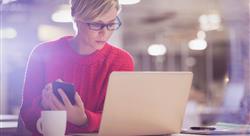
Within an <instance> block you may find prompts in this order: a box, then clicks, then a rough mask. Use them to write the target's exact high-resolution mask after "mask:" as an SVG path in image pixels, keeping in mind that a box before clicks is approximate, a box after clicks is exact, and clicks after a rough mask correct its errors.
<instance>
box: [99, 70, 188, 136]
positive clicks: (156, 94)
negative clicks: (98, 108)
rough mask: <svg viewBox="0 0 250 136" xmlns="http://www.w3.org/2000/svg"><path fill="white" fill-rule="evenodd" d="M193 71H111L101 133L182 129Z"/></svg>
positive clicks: (145, 132)
mask: <svg viewBox="0 0 250 136" xmlns="http://www.w3.org/2000/svg"><path fill="white" fill-rule="evenodd" d="M192 77H193V74H192V73H191V72H112V74H111V75H110V78H109V83H108V90H107V94H106V99H105V103H104V110H103V115H102V121H101V126H100V130H99V135H108V136H110V135H158V134H169V133H179V132H180V130H181V127H182V122H183V116H184V112H185V106H186V102H187V99H188V96H189V91H190V87H191V82H192Z"/></svg>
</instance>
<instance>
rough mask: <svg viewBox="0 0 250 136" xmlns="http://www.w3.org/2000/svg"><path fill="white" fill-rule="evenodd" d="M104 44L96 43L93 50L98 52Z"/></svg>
mask: <svg viewBox="0 0 250 136" xmlns="http://www.w3.org/2000/svg"><path fill="white" fill-rule="evenodd" d="M104 44H105V43H97V44H95V48H96V49H98V50H100V49H102V48H103V46H104Z"/></svg>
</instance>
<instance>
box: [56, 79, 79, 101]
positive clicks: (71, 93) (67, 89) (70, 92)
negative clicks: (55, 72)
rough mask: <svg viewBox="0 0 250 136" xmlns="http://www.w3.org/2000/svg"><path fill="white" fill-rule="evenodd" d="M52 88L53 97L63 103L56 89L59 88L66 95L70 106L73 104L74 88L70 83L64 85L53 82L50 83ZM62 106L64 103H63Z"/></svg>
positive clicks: (63, 83)
mask: <svg viewBox="0 0 250 136" xmlns="http://www.w3.org/2000/svg"><path fill="white" fill-rule="evenodd" d="M52 87H53V92H54V94H55V96H56V97H57V98H58V99H59V101H61V102H62V103H63V100H62V97H61V95H60V94H59V93H58V89H59V88H61V89H62V90H63V91H64V92H65V94H66V95H67V97H68V99H69V100H70V102H71V104H72V105H74V104H75V87H74V85H73V84H71V83H66V82H57V81H54V82H53V83H52ZM63 104H64V103H63Z"/></svg>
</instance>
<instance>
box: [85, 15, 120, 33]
mask: <svg viewBox="0 0 250 136" xmlns="http://www.w3.org/2000/svg"><path fill="white" fill-rule="evenodd" d="M83 23H86V24H87V25H88V27H89V29H90V30H94V31H100V30H102V29H103V28H104V27H106V28H107V30H109V31H114V30H117V29H119V28H120V27H121V25H122V23H121V20H120V18H119V17H118V16H117V17H116V21H115V22H114V23H108V24H104V23H98V22H83ZM96 25H99V26H96ZM112 25H117V26H116V27H115V28H112ZM95 27H96V28H95Z"/></svg>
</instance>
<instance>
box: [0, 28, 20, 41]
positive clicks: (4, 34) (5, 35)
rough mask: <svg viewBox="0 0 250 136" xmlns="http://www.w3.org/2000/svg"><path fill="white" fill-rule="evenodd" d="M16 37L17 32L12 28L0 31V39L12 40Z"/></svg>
mask: <svg viewBox="0 0 250 136" xmlns="http://www.w3.org/2000/svg"><path fill="white" fill-rule="evenodd" d="M16 36H17V32H16V30H15V29H14V28H12V27H8V28H2V29H0V39H14V38H15V37H16Z"/></svg>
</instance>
